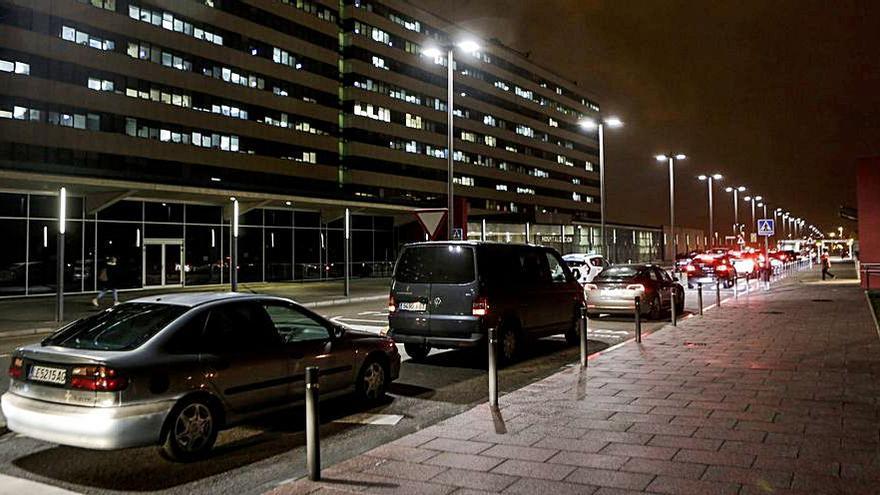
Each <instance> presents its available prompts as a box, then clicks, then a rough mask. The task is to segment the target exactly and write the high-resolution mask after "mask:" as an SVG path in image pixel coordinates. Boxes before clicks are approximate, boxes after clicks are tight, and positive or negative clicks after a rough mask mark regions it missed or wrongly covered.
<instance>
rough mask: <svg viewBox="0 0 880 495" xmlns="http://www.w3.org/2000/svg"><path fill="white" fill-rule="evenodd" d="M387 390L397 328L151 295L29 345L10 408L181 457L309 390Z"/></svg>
mask: <svg viewBox="0 0 880 495" xmlns="http://www.w3.org/2000/svg"><path fill="white" fill-rule="evenodd" d="M309 366H317V367H318V368H319V370H320V372H319V380H320V385H321V391H322V393H321V398H322V399H326V398H331V397H335V396H338V395H342V394H350V393H354V394H356V395H357V396H358V397H359V398H360V399H363V400H364V401H368V402H373V401H377V400H379V399H381V398H383V397H384V395H385V391H386V389H387V387H388V385H389V384H390V383H391V381H392V380H395V379H396V378H397V377H398V374H399V372H400V354H399V353H398V352H397V347H396V346H395V345H394V342H393V341H392V340H391V339H388V338H385V337H379V336H376V335H373V334H367V333H361V332H357V331H354V330H351V329H347V328H344V327H342V326H340V325H338V324H336V323H334V322H331V321H329V320H327V319H325V318H323V317H321V316H319V315H317V314H315V313H313V312H311V311H309V310H308V309H306V308H303V307H302V306H300V305H299V304H297V303H295V302H293V301H290V300H287V299H281V298H275V297H266V296H259V295H248V294H236V293H226V294H220V293H189V294H177V295H175V294H171V295H167V294H166V295H160V296H151V297H146V298H141V299H137V300H134V301H131V302H127V303H124V304H121V305H119V306H115V307H113V308H110V309H107V310H105V311H102V312H100V313H98V314H95V315H93V316H90V317H87V318H84V319H81V320H78V321H75V322H73V323H70V324H69V325H67V326H65V327H63V328H61V329H60V330H58V331H57V332H55V333H54V334H52V335H51V336H49V337H47V338H46V339H45V340H43V342H41V343H40V344H35V345H29V346H25V347H22V348H20V349H17V350H16V351H15V353H14V354H13V356H12V364H11V366H10V368H9V374H10V378H11V381H10V386H9V391H8V392H7V393H5V394H4V395H3V398H2V408H3V414H4V415H5V416H6V420H7V423H8V427H9V429H10V430H12V431H14V432H16V433H20V434H23V435H27V436H30V437H33V438H37V439H40V440H45V441H49V442H53V443H59V444H64V445H71V446H76V447H83V448H91V449H119V448H126V447H138V446H145V445H153V444H155V445H159V446H161V452H162V453H163V454H164V455H165V456H166V457H167V458H169V459H172V460H183V461H186V460H192V459H197V458H200V457H203V456H204V455H206V454H207V452H208V451H210V449H211V447H212V446H213V444H214V441H215V440H216V437H217V432H218V431H219V430H220V429H222V428H224V427H228V426H230V425H233V424H235V423H238V422H241V421H243V420H245V419H248V418H250V417H252V416H254V415H257V414H261V413H266V412H269V411H274V410H279V409H283V408H289V407H293V406H297V405H299V404H302V402H303V401H304V389H305V385H304V375H305V369H306V368H307V367H309Z"/></svg>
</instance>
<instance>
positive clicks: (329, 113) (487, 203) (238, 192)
mask: <svg viewBox="0 0 880 495" xmlns="http://www.w3.org/2000/svg"><path fill="white" fill-rule="evenodd" d="M466 35H467V33H463V32H462V31H460V30H459V29H458V28H456V27H455V26H453V25H451V24H449V23H448V22H446V21H444V20H443V19H442V18H440V17H438V16H435V15H432V14H430V13H427V12H425V11H423V10H420V9H418V8H416V7H414V6H412V5H410V4H408V3H406V2H403V1H399V0H382V1H372V0H371V1H366V0H344V1H342V2H339V1H330V0H148V1H147V0H144V1H141V0H0V228H2V229H3V231H4V232H6V233H7V238H6V241H7V242H4V243H2V245H0V265H2V266H0V296H3V295H15V296H17V295H24V294H27V295H30V294H39V293H44V292H51V291H53V290H54V285H55V273H54V268H53V267H54V264H55V263H56V261H57V257H56V243H55V235H56V233H57V231H58V226H57V217H58V190H59V188H60V187H62V186H63V187H65V188H66V190H67V192H68V197H69V201H68V204H67V212H68V214H67V215H68V218H69V219H70V220H69V222H68V234H67V239H66V243H67V247H66V249H65V251H66V256H65V279H66V280H65V282H66V283H65V290H68V291H70V292H88V291H92V290H95V289H96V288H97V287H98V286H99V285H100V283H99V281H98V280H97V278H98V276H97V274H98V273H99V272H100V268H101V267H102V266H103V265H104V264H105V263H106V262H107V260H109V259H110V258H116V259H117V260H118V261H119V264H118V265H117V266H120V267H124V268H121V269H118V270H116V272H117V277H118V278H119V280H118V285H119V287H121V288H139V287H153V286H177V285H198V284H219V283H224V282H225V281H227V280H228V278H229V270H230V263H229V245H230V242H231V233H230V224H231V212H232V208H231V201H230V200H231V199H232V198H235V199H236V200H237V201H238V202H239V204H240V206H241V208H240V213H241V215H240V221H241V225H242V227H241V235H240V238H239V242H240V249H239V252H240V259H239V270H240V275H239V280H240V281H241V282H248V281H272V280H308V279H316V278H326V277H336V276H339V275H340V274H341V268H340V267H341V264H342V263H343V254H342V253H343V251H344V250H343V242H344V241H343V235H342V228H343V216H344V212H345V211H351V212H352V215H353V216H352V229H353V231H352V240H351V242H352V258H351V260H350V261H351V263H352V264H353V267H352V268H353V269H352V273H353V274H354V275H359V274H360V275H366V276H369V275H383V274H387V273H388V270H389V269H390V265H391V264H392V263H393V260H394V259H395V257H396V253H397V248H398V246H399V245H400V244H401V243H402V242H406V241H410V240H419V239H423V236H424V233H423V232H421V231H420V230H419V228H418V227H417V224H416V223H415V222H414V217H413V213H412V212H413V210H414V209H416V208H428V207H434V208H436V207H443V206H445V204H446V196H445V191H446V184H447V176H446V167H447V165H446V158H447V156H448V150H447V148H446V133H447V128H446V117H445V116H446V68H447V64H448V61H447V60H446V59H445V57H440V58H433V57H427V56H425V55H424V54H423V53H422V52H423V50H425V49H426V48H427V47H431V46H444V45H447V44H449V43H452V42H454V41H455V40H458V39H461V38H462V37H464V36H466ZM480 45H481V48H480V50H479V51H478V52H475V53H469V54H460V55H458V56H457V59H456V62H455V64H454V74H455V76H454V83H455V96H456V100H455V104H454V115H455V119H454V120H455V122H454V125H455V127H454V131H455V132H454V138H455V141H454V152H453V158H454V160H455V166H456V175H455V194H456V204H457V210H458V211H459V213H460V218H459V220H458V221H457V224H458V226H460V227H462V228H464V229H466V228H467V225H468V223H469V222H481V221H483V220H486V221H489V222H493V223H506V224H513V225H517V224H519V225H525V224H531V225H534V226H535V228H538V229H540V228H543V227H539V226H540V225H545V226H547V228H549V229H553V228H556V227H551V226H559V227H566V228H568V227H572V228H575V227H573V226H574V225H575V224H579V223H583V224H586V223H590V222H595V221H597V220H598V218H599V216H598V215H599V197H600V191H599V181H598V179H599V178H598V166H597V163H598V158H597V156H598V150H597V137H596V135H595V133H589V132H586V131H583V130H581V128H580V127H579V126H578V122H580V121H581V120H582V119H584V118H598V117H599V106H598V105H597V104H596V103H595V100H594V99H593V98H592V97H591V96H590V95H588V94H586V93H585V92H584V91H583V90H582V89H581V88H578V87H577V85H576V84H574V83H572V82H570V81H566V80H565V79H564V78H562V77H560V76H557V75H555V74H553V73H552V72H550V71H549V70H546V69H544V68H542V67H540V66H539V65H538V64H535V63H533V62H532V61H530V60H529V59H528V58H527V57H526V56H525V55H523V54H520V53H517V52H515V51H513V50H511V49H509V48H506V47H504V46H502V45H501V44H500V43H498V42H495V41H484V40H481V41H480Z"/></svg>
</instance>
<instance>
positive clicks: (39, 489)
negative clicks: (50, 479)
mask: <svg viewBox="0 0 880 495" xmlns="http://www.w3.org/2000/svg"><path fill="white" fill-rule="evenodd" d="M22 493H27V494H28V495H75V494H76V493H77V492H72V491H70V490H65V489H63V488H58V487H55V486H52V485H47V484H45V483H39V482H36V481H31V480H26V479H22V478H15V477H13V476H7V475H5V474H0V495H7V494H9V495H12V494H15V495H20V494H22Z"/></svg>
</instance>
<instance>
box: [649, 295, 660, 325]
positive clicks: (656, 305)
mask: <svg viewBox="0 0 880 495" xmlns="http://www.w3.org/2000/svg"><path fill="white" fill-rule="evenodd" d="M662 312H663V304H662V303H661V302H660V296H659V295H658V294H654V297H653V298H652V299H651V304H650V305H649V306H648V318H650V319H652V320H659V319H660V318H662V317H663V314H662Z"/></svg>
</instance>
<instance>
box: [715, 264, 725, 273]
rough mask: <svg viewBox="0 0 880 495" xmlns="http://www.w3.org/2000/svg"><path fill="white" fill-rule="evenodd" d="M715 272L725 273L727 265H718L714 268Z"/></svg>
mask: <svg viewBox="0 0 880 495" xmlns="http://www.w3.org/2000/svg"><path fill="white" fill-rule="evenodd" d="M715 270H716V271H719V272H726V271H727V265H718V267H716V268H715Z"/></svg>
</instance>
